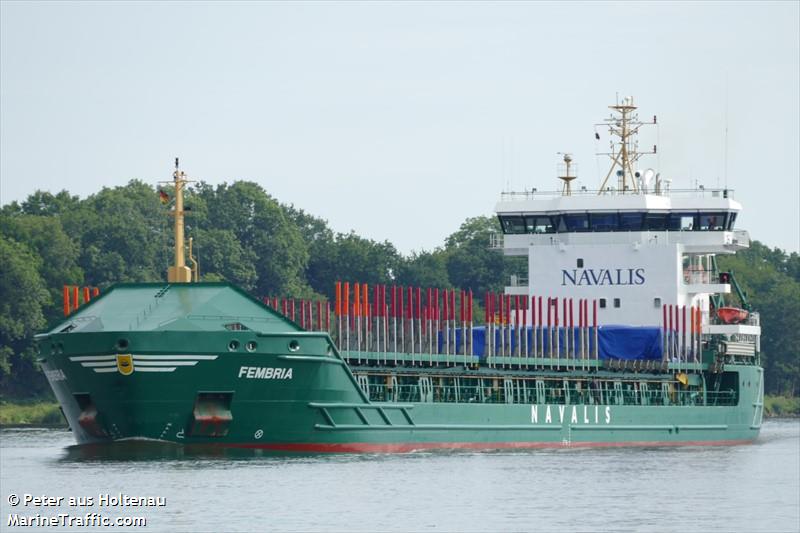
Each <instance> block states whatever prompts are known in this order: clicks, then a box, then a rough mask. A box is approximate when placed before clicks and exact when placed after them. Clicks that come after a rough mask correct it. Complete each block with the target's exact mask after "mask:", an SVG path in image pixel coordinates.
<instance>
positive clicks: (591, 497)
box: [0, 420, 800, 532]
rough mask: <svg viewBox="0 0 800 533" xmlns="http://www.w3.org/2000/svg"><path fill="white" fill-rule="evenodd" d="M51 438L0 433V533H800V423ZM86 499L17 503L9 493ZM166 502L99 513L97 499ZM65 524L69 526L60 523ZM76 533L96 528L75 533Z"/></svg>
mask: <svg viewBox="0 0 800 533" xmlns="http://www.w3.org/2000/svg"><path fill="white" fill-rule="evenodd" d="M72 444H73V440H72V435H71V434H70V433H69V432H67V431H63V430H53V429H5V430H2V431H0V490H1V491H2V498H0V511H2V513H1V516H0V530H2V531H25V530H31V529H33V530H37V531H48V530H57V529H59V528H51V527H45V528H29V527H10V526H9V525H8V519H9V514H10V513H17V514H18V515H20V516H21V515H35V514H37V513H38V514H41V515H46V516H50V515H57V514H59V513H67V514H70V515H74V516H84V515H85V514H86V513H87V512H97V513H100V514H102V515H104V516H107V517H118V516H143V517H145V518H146V519H147V526H146V527H116V528H113V529H116V530H118V531H142V532H154V531H186V532H190V531H191V532H205V531H215V532H216V531H376V530H377V531H432V530H434V531H520V530H526V531H527V530H531V531H533V530H536V531H566V530H580V531H680V532H684V531H703V532H705V531H748V532H749V531H769V532H773V531H775V532H777V531H788V532H798V531H800V421H797V420H777V421H769V422H767V423H765V424H764V427H763V429H762V432H761V436H760V438H759V440H758V442H757V443H756V444H754V445H751V446H734V447H720V448H701V447H697V448H680V449H668V448H663V449H607V450H537V451H530V452H524V453H523V452H512V453H510V452H503V453H485V452H484V453H465V452H458V453H426V454H422V453H418V454H410V455H386V456H381V455H361V456H327V457H300V458H297V457H294V458H270V457H246V458H231V457H202V458H198V457H194V458H186V457H184V458H170V459H155V458H149V459H148V458H141V459H138V460H124V459H122V458H108V457H97V456H89V457H86V456H80V455H79V454H75V453H74V452H69V451H68V450H67V447H68V446H70V445H72ZM26 493H28V494H32V495H46V496H55V497H58V496H63V497H65V498H69V497H71V496H72V497H81V496H91V497H92V498H93V505H92V506H91V507H87V506H85V507H70V506H69V505H68V500H66V499H65V500H64V502H63V503H62V505H61V506H60V507H58V506H57V507H32V506H31V505H29V506H27V507H25V505H24V504H22V503H21V504H19V505H17V506H14V507H12V506H11V505H10V504H9V501H8V500H9V496H10V495H12V494H16V495H19V496H20V497H23V496H24V494H26ZM119 493H124V494H127V495H130V496H162V497H165V498H166V506H164V507H156V508H147V507H145V508H142V507H124V508H122V507H109V506H104V507H101V506H99V505H98V502H97V498H98V495H99V494H111V495H113V496H116V495H118V494H119ZM67 529H70V528H67ZM74 530H76V531H78V530H79V531H90V530H93V531H94V530H102V528H74Z"/></svg>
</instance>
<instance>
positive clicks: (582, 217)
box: [562, 213, 589, 231]
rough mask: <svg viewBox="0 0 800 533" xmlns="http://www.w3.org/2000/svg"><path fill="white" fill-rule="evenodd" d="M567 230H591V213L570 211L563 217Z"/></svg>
mask: <svg viewBox="0 0 800 533" xmlns="http://www.w3.org/2000/svg"><path fill="white" fill-rule="evenodd" d="M562 218H563V219H564V222H565V223H566V225H567V231H589V215H588V214H587V213H569V214H566V215H563V217H562Z"/></svg>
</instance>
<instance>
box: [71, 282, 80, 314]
mask: <svg viewBox="0 0 800 533" xmlns="http://www.w3.org/2000/svg"><path fill="white" fill-rule="evenodd" d="M79 306H80V302H79V301H78V286H77V285H73V286H72V310H73V311H77V310H78V307H79Z"/></svg>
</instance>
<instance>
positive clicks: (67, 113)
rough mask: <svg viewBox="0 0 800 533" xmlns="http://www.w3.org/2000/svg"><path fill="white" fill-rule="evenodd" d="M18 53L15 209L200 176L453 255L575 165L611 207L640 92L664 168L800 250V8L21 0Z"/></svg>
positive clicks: (5, 119)
mask: <svg viewBox="0 0 800 533" xmlns="http://www.w3.org/2000/svg"><path fill="white" fill-rule="evenodd" d="M0 45H1V48H0V203H2V204H6V203H8V202H11V201H13V200H23V199H24V198H25V197H27V195H28V194H30V193H31V192H33V191H34V190H36V189H43V190H49V191H52V192H56V191H58V190H61V189H64V188H66V189H68V190H69V191H70V192H71V193H73V194H78V195H80V196H82V197H84V196H87V195H89V194H91V193H93V192H96V191H97V190H99V189H100V187H102V186H104V185H105V186H115V185H122V184H124V183H126V182H127V181H128V180H129V179H130V178H140V179H142V180H145V181H147V182H149V183H155V182H156V181H158V180H161V179H168V178H169V177H170V174H171V170H172V161H173V158H174V157H175V156H179V157H180V158H181V162H182V168H183V169H184V170H186V171H187V172H188V173H189V174H190V176H192V177H194V178H196V179H203V180H205V181H208V182H210V183H215V184H216V183H220V182H222V181H229V182H230V181H233V180H236V179H248V180H253V181H257V182H258V183H260V184H261V185H262V186H263V187H264V188H265V189H266V190H267V191H268V192H269V193H270V194H272V195H273V196H275V197H276V198H277V199H278V200H280V201H281V202H285V203H293V204H295V205H296V206H298V207H301V208H303V209H305V210H306V211H308V212H310V213H312V214H314V215H317V216H320V217H322V218H325V219H327V220H328V221H329V223H330V225H331V227H332V228H333V229H334V230H336V231H348V230H350V229H353V230H355V231H356V232H357V233H358V234H360V235H362V236H365V237H369V238H372V239H376V240H384V239H386V240H389V241H390V242H392V243H394V244H395V245H396V246H397V247H398V249H399V250H400V251H402V252H404V253H408V252H409V251H411V250H419V249H432V248H433V247H435V246H439V245H441V244H442V243H443V241H444V238H445V237H446V236H447V235H449V234H450V233H452V232H453V231H455V230H456V229H457V228H458V226H459V225H460V224H461V223H462V222H463V220H464V219H465V218H467V217H469V216H476V215H482V214H490V213H491V212H492V209H493V207H494V203H495V202H496V200H497V199H498V197H499V193H500V192H501V190H504V189H508V188H509V187H511V188H512V189H517V190H519V189H522V188H531V187H537V188H539V190H553V189H555V188H556V187H557V186H558V183H557V181H556V179H555V173H556V164H557V162H558V160H559V156H557V155H556V153H557V152H559V151H570V152H572V153H573V154H574V159H575V162H576V163H577V164H578V171H579V177H580V178H581V180H580V181H579V183H578V185H579V186H580V185H581V182H582V183H583V184H586V185H587V186H588V187H589V188H595V187H597V185H598V182H599V179H600V178H599V176H598V174H599V173H602V174H605V171H606V170H607V158H605V159H603V158H596V157H595V155H594V152H595V151H596V149H598V148H599V149H605V148H606V145H605V144H601V145H600V146H597V145H596V144H595V141H594V128H593V124H595V123H597V122H600V121H601V120H602V119H603V118H605V117H606V116H607V114H608V110H607V108H606V106H607V105H609V104H612V103H613V102H614V99H615V95H616V94H617V93H619V95H620V96H623V95H628V94H630V95H634V97H635V98H636V102H637V104H639V105H640V114H641V117H642V118H645V117H648V118H649V117H650V116H652V115H654V114H655V115H658V122H659V129H658V132H656V131H655V130H652V131H651V133H650V134H649V135H647V136H642V137H643V138H642V139H641V140H642V144H643V145H645V146H646V145H649V144H653V142H655V141H656V138H657V140H658V144H659V155H658V157H657V158H652V159H650V160H649V161H644V164H643V166H644V167H646V166H652V167H655V168H657V169H658V170H660V171H661V173H662V176H663V177H667V178H672V179H673V187H674V188H687V187H690V186H692V187H693V186H694V185H695V183H696V181H695V180H699V183H701V184H704V185H705V186H706V187H714V186H717V185H720V186H724V185H725V182H726V181H727V184H728V186H729V187H730V188H732V189H735V191H736V192H735V197H736V199H737V200H739V201H740V202H742V203H743V204H744V209H745V210H744V214H743V215H742V216H741V217H740V219H739V221H738V223H737V226H738V227H739V228H744V229H748V230H750V234H751V237H753V238H755V239H758V240H761V241H762V242H765V243H766V244H768V245H770V246H778V247H781V248H784V249H788V250H790V251H797V250H798V249H799V248H800V214H798V213H800V185H799V184H800V111H799V110H798V106H799V105H800V81H799V79H800V53H799V50H800V2H790V1H786V2H773V3H770V2H757V3H746V2H738V1H737V2H729V3H726V2H709V3H689V2H677V3H654V4H644V3H634V2H631V3H619V4H616V3H598V2H587V3H578V2H572V3H545V2H535V3H523V2H509V3H481V2H463V3H459V2H442V3H416V2H415V3H388V2H378V3H353V2H346V3H345V2H342V3H335V2H317V3H312V2H309V3H277V2H270V3H256V2H244V3H240V4H230V3H227V4H224V5H223V4H215V3H191V2H175V3H145V2H133V3H124V2H108V3H101V2H87V3H70V2H55V3H46V2H38V3H34V2H8V1H2V2H1V3H0ZM726 95H727V96H726ZM726 101H727V104H726ZM726 109H727V111H726ZM726 123H727V126H728V136H727V165H726V157H725V152H726V150H725V145H726V142H725V133H724V132H725V126H726ZM603 133H605V132H603ZM605 138H606V136H604V140H605ZM726 167H727V178H726V175H725V174H726V173H725V168H726Z"/></svg>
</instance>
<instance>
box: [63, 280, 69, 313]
mask: <svg viewBox="0 0 800 533" xmlns="http://www.w3.org/2000/svg"><path fill="white" fill-rule="evenodd" d="M63 295H64V316H69V313H70V307H69V285H64V291H63Z"/></svg>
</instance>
